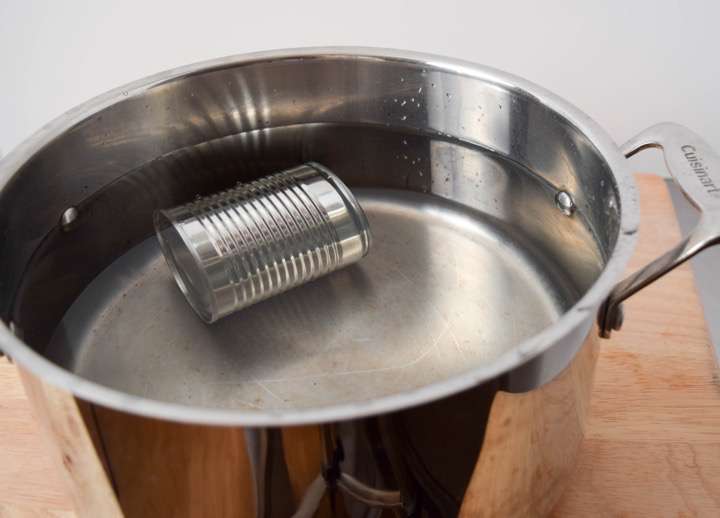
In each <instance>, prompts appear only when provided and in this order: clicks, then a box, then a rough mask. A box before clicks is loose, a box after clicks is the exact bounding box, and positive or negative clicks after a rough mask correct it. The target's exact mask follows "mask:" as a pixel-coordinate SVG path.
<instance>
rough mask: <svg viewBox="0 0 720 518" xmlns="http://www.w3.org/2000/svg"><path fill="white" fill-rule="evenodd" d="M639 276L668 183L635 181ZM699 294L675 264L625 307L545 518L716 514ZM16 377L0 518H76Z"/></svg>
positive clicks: (657, 242) (12, 374) (5, 414)
mask: <svg viewBox="0 0 720 518" xmlns="http://www.w3.org/2000/svg"><path fill="white" fill-rule="evenodd" d="M638 183H639V186H640V199H641V208H642V222H643V223H642V225H641V229H640V242H639V246H638V250H637V253H636V254H635V257H634V258H633V261H632V265H631V268H637V267H639V266H640V265H642V264H644V263H646V262H648V261H649V260H651V259H652V258H654V257H656V256H657V255H658V254H659V253H660V252H662V251H664V250H666V249H667V248H669V247H670V246H672V245H673V244H674V243H675V242H676V241H677V239H678V238H679V230H678V226H677V222H676V219H675V214H674V211H673V207H672V204H671V201H670V198H669V195H668V192H667V189H666V188H665V185H664V182H663V181H662V180H661V179H660V178H657V177H653V176H646V175H642V176H638ZM716 376H717V373H716V364H715V360H714V357H713V354H712V348H711V346H710V343H709V339H708V335H707V332H706V329H705V322H704V320H703V315H702V311H701V309H700V306H699V301H698V298H697V295H696V292H695V287H694V283H693V277H692V272H691V270H690V268H689V266H687V265H686V266H683V267H681V268H679V269H678V270H676V271H675V272H673V273H672V274H671V275H670V276H668V277H666V278H664V279H661V280H660V281H658V282H657V283H655V284H654V285H652V286H650V287H649V288H647V289H646V290H644V291H643V292H641V293H640V294H638V295H636V296H635V297H633V298H632V299H631V300H630V301H629V302H628V303H627V305H626V324H625V327H624V328H623V330H622V331H621V332H617V333H615V334H614V335H613V338H612V339H611V340H609V341H602V342H601V344H600V354H599V359H598V367H597V370H596V373H595V389H594V391H593V393H592V398H591V404H590V417H589V421H588V423H587V427H586V439H585V441H584V443H583V445H582V448H581V453H580V461H579V468H578V471H577V473H576V476H575V477H574V479H573V482H572V484H571V485H570V486H569V487H568V488H567V490H566V491H565V494H564V495H563V497H562V498H561V500H560V503H559V504H558V505H557V507H556V508H555V510H554V511H553V517H554V518H562V517H575V516H578V517H580V516H582V517H587V516H652V517H655V516H683V517H685V516H712V517H714V516H720V388H719V385H718V382H717V377H716ZM39 426H40V425H39V424H37V423H36V422H35V420H34V419H33V416H32V413H31V409H30V407H29V405H28V402H27V399H26V397H25V395H24V392H23V388H22V386H21V384H20V381H19V378H18V375H17V371H16V369H15V367H14V366H12V365H11V364H9V363H8V362H7V361H6V360H5V359H2V360H0V517H3V518H6V517H12V518H15V517H45V516H51V517H62V518H69V517H72V516H75V513H74V512H73V503H72V500H71V498H70V494H69V492H68V491H67V490H66V488H65V486H64V481H63V479H62V478H61V476H60V473H59V472H58V470H57V468H56V465H55V463H54V460H53V455H54V452H53V449H52V448H51V447H50V446H49V445H46V444H45V443H44V442H43V441H42V439H41V435H40V431H39V429H38V427H39Z"/></svg>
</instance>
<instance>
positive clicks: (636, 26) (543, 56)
mask: <svg viewBox="0 0 720 518" xmlns="http://www.w3.org/2000/svg"><path fill="white" fill-rule="evenodd" d="M306 45H368V46H384V47H395V48H406V49H412V50H418V51H425V52H432V53H436V54H444V55H448V56H453V57H458V58H463V59H467V60H471V61H476V62H479V63H484V64H487V65H491V66H494V67H497V68H501V69H504V70H507V71H509V72H513V73H515V74H518V75H521V76H524V77H526V78H528V79H530V80H532V81H535V82H537V83H539V84H541V85H543V86H545V87H546V88H549V89H550V90H553V91H554V92H556V93H558V94H560V95H561V96H563V97H565V98H567V99H568V100H570V101H571V102H573V103H574V104H576V105H577V106H579V107H580V108H581V109H583V110H584V111H585V112H587V113H588V114H589V115H590V116H592V117H593V118H595V119H596V120H597V121H598V122H599V123H600V124H602V125H603V126H604V127H605V128H606V129H607V130H608V131H609V132H610V134H611V135H612V137H613V138H615V140H616V141H618V142H622V141H624V140H626V139H627V138H629V137H631V136H632V135H633V134H634V133H636V132H637V131H639V130H640V129H642V128H644V127H646V126H649V125H651V124H653V123H655V122H659V121H663V120H673V121H676V122H680V123H683V124H686V125H688V126H689V127H691V128H692V129H694V130H696V131H697V132H698V133H700V134H701V135H703V136H705V138H706V139H707V140H708V141H710V143H711V144H712V145H714V146H715V147H716V148H718V149H720V102H719V100H718V94H720V59H718V52H719V51H720V2H717V1H713V0H707V1H700V0H694V1H684V2H680V1H666V0H655V1H627V0H625V1H620V0H618V1H606V2H598V1H594V2H581V1H572V0H564V1H560V0H556V1H551V0H543V1H522V0H515V1H508V0H493V1H492V2H483V1H468V2H459V1H451V0H436V1H433V2H427V1H419V0H415V1H396V2H393V1H391V0H384V1H376V0H359V1H355V2H345V1H342V0H322V1H310V0H308V1H297V0H294V1H287V2H278V1H274V2H273V1H268V0H266V1H253V2H250V1H245V2H243V1H237V0H236V1H234V2H229V1H226V2H213V1H208V0H205V1H203V0H196V1H194V2H181V1H168V2H152V1H150V0H145V1H134V0H133V1H124V2H122V3H120V2H117V3H112V4H111V3H105V2H89V1H88V2H84V3H83V2H70V1H68V2H60V1H54V2H53V1H35V2H22V1H20V0H0V149H1V150H2V151H4V152H5V153H7V152H8V151H9V150H10V149H12V148H13V147H14V146H15V145H17V144H18V143H19V142H20V141H21V140H22V139H24V138H25V137H27V136H28V135H30V134H31V133H32V132H33V131H35V130H36V129H37V128H39V127H40V126H41V125H43V124H44V123H45V122H47V121H48V120H50V119H51V118H53V117H55V116H57V115H59V114H61V113H62V112H64V111H65V110H67V109H69V108H71V107H72V106H74V105H76V104H78V103H81V102H82V101H84V100H86V99H88V98H90V97H92V96H94V95H96V94H99V93H101V92H103V91H105V90H108V89H110V88H113V87H115V86H118V85H120V84H122V83H125V82H128V81H131V80H133V79H137V78H139V77H142V76H145V75H148V74H151V73H154V72H157V71H160V70H163V69H167V68H171V67H174V66H178V65H182V64H187V63H190V62H193V61H198V60H202V59H207V58H212V57H217V56H222V55H227V54H235V53H242V52H248V51H255V50H262V49H272V48H282V47H296V46H306ZM633 160H634V161H635V167H636V169H637V170H646V171H648V170H655V171H658V170H660V169H662V166H661V161H660V159H659V157H657V156H652V155H651V156H647V155H646V156H644V157H640V158H639V159H633Z"/></svg>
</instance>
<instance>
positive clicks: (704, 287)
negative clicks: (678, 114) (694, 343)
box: [666, 179, 720, 364]
mask: <svg viewBox="0 0 720 518" xmlns="http://www.w3.org/2000/svg"><path fill="white" fill-rule="evenodd" d="M666 184H667V188H668V190H669V191H670V196H671V198H672V201H673V205H674V206H675V212H676V213H677V216H678V222H679V223H680V230H681V232H682V233H683V234H689V233H690V231H692V229H693V228H695V225H697V222H698V219H699V213H698V210H697V209H696V208H695V207H693V205H692V204H691V203H690V202H689V201H688V199H687V197H685V195H684V194H683V193H682V190H680V188H679V187H678V186H677V184H676V183H675V182H673V180H672V179H667V180H666ZM690 262H691V264H692V267H693V271H694V273H695V287H696V288H697V290H698V293H699V294H700V300H701V302H702V306H703V310H704V313H705V323H706V324H707V326H708V332H709V333H710V340H711V341H712V343H713V346H714V348H715V362H716V363H718V364H720V276H718V274H717V265H718V264H720V248H712V249H710V250H705V251H704V252H703V253H702V254H700V255H696V256H695V257H693V258H692V259H691V261H690Z"/></svg>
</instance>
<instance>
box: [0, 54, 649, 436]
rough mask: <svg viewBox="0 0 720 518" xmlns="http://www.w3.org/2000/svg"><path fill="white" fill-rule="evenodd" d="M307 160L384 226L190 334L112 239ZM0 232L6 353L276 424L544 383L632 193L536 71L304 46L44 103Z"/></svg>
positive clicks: (129, 244)
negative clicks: (356, 251)
mask: <svg viewBox="0 0 720 518" xmlns="http://www.w3.org/2000/svg"><path fill="white" fill-rule="evenodd" d="M307 161H318V162H320V163H323V164H325V165H327V166H328V167H329V168H331V170H333V171H334V172H336V173H337V174H338V175H339V176H340V178H341V179H342V180H343V182H345V183H347V184H348V185H349V186H350V187H351V188H353V190H355V189H358V188H364V189H367V190H366V192H365V196H366V197H367V202H368V203H369V204H370V206H369V208H368V209H367V210H368V216H369V218H370V220H371V222H373V229H374V231H376V233H377V234H379V235H380V236H386V237H385V238H382V239H384V242H383V241H382V240H378V242H377V243H376V245H377V246H376V250H375V252H376V253H373V254H371V255H370V256H369V257H368V259H367V261H364V263H366V264H362V265H359V266H354V267H350V268H349V269H346V270H343V271H342V272H338V273H337V274H336V275H332V276H330V277H326V278H323V279H321V280H319V281H318V282H317V283H315V284H314V285H313V286H314V287H312V288H310V287H308V286H303V287H302V288H299V289H298V290H293V291H290V292H288V293H287V294H285V295H283V296H281V297H278V298H277V300H275V299H273V300H268V301H265V302H263V303H261V304H258V305H256V306H253V307H251V308H249V309H248V310H247V311H243V312H242V313H241V314H238V315H236V316H234V317H232V318H228V319H226V320H225V321H223V322H220V323H218V324H217V326H213V327H214V328H217V329H215V330H213V331H212V333H210V334H208V333H209V332H208V331H207V330H200V329H195V328H194V327H193V326H194V325H195V324H197V325H198V326H200V325H201V324H200V323H199V322H197V321H196V320H197V319H194V318H188V315H187V313H188V311H190V310H189V308H187V307H186V304H185V303H184V301H183V300H182V298H181V297H179V294H178V293H176V290H175V288H174V287H173V286H172V285H171V284H170V281H169V278H168V277H167V276H163V275H161V274H160V273H158V272H157V271H155V272H154V270H153V268H154V267H155V268H157V266H158V265H157V261H158V260H159V254H158V252H157V249H154V250H151V249H149V248H147V247H143V245H140V246H139V247H138V248H135V247H137V246H138V245H139V244H140V243H142V242H143V241H144V240H145V239H146V238H148V237H149V236H151V234H152V224H151V217H150V215H151V214H152V212H153V211H154V210H157V209H159V208H163V207H172V206H176V205H179V204H182V203H186V202H189V201H191V200H192V199H193V198H194V197H195V196H197V195H200V196H203V195H207V194H210V193H212V192H216V191H219V190H222V189H227V188H230V187H232V186H233V185H235V184H236V183H237V182H238V181H243V182H246V181H252V180H254V179H256V178H259V177H261V176H263V175H266V174H268V173H270V172H273V171H278V170H282V169H283V168H286V167H289V166H292V165H294V164H297V163H303V162H307ZM559 191H565V192H567V193H568V195H569V196H570V197H571V199H572V200H573V201H574V205H575V207H576V210H575V211H574V212H573V213H572V214H571V215H569V216H567V215H565V214H564V213H563V212H561V211H560V210H558V208H557V206H556V201H555V197H556V193H558V192H559ZM68 207H75V208H76V210H77V217H76V218H75V220H74V221H73V223H72V225H71V226H70V227H69V228H68V229H66V230H63V228H62V226H61V225H60V223H59V222H60V221H61V216H62V214H63V212H64V211H65V210H66V209H67V208H68ZM373 218H374V219H375V220H376V221H373ZM109 228H112V229H113V232H108V231H107V230H108V229H109ZM0 230H1V231H2V233H3V240H2V241H1V242H0V262H1V264H0V311H1V312H2V316H3V320H4V321H5V322H9V321H13V322H15V323H16V325H17V326H18V327H19V328H20V329H22V330H23V340H22V341H21V340H20V339H19V338H18V337H16V336H14V335H13V334H12V333H10V331H9V330H8V329H7V327H6V326H4V325H3V326H0V345H1V346H2V348H3V350H5V351H6V352H7V353H9V354H10V355H11V356H13V357H14V359H15V360H16V361H17V362H18V363H20V364H22V365H23V366H24V367H25V368H26V369H28V370H30V371H31V372H33V373H35V374H36V375H38V376H41V377H42V378H43V379H45V380H46V381H49V382H51V383H55V384H57V385H59V386H62V387H64V388H66V389H68V390H71V391H73V392H74V393H75V394H77V395H78V396H80V397H82V398H85V399H87V400H90V401H93V402H97V403H99V404H103V405H106V406H110V407H113V408H117V409H120V410H124V411H127V412H132V413H136V414H143V415H149V416H154V417H158V418H164V419H173V420H180V421H192V422H201V423H216V424H239V425H269V426H280V425H284V424H299V423H317V422H325V421H336V420H341V419H349V418H355V417H358V416H363V415H376V414H379V413H387V412H392V411H394V410H399V409H403V408H408V407H410V406H415V405H420V404H422V403H428V402H430V401H433V400H437V399H441V398H443V397H447V396H450V395H452V394H457V393H459V392H462V391H466V390H468V389H470V388H472V387H477V386H478V385H480V384H483V383H486V382H489V381H491V380H495V379H497V378H498V377H499V376H503V379H507V380H513V381H512V383H511V385H512V386H513V387H518V389H519V390H527V389H529V388H532V387H533V386H537V385H538V384H541V383H543V382H545V381H547V380H549V379H551V378H552V377H553V376H554V375H555V374H557V373H558V372H559V371H560V370H561V369H562V368H563V367H564V366H565V365H567V362H568V361H569V360H570V358H572V355H573V354H574V353H575V351H576V350H577V348H578V347H579V346H580V344H581V343H582V342H583V340H584V338H585V336H586V334H587V332H588V330H589V327H590V325H591V323H592V320H593V317H594V314H595V311H596V310H597V308H598V306H599V304H600V302H601V301H602V300H603V299H604V298H605V297H606V296H607V294H608V293H609V290H610V289H611V287H612V286H613V285H614V283H615V282H616V281H617V278H618V276H619V275H620V273H621V272H622V270H623V269H624V266H625V263H626V261H627V259H628V257H629V255H630V253H631V250H632V246H633V243H634V240H635V235H634V234H635V232H636V230H637V207H636V202H635V195H634V188H633V184H632V179H631V177H630V176H629V175H628V174H627V170H626V163H625V159H624V157H623V156H622V155H621V154H620V152H619V150H618V149H617V147H616V146H615V144H614V143H613V142H612V141H611V140H610V139H609V138H608V137H607V135H606V134H605V133H604V132H603V131H602V130H601V129H600V128H599V127H598V126H597V125H596V124H594V123H593V122H592V121H591V120H590V119H588V118H587V117H586V116H585V115H583V114H582V113H581V112H580V111H578V110H577V109H575V108H574V107H572V106H570V105H569V104H568V103H566V102H564V101H563V100H561V99H559V98H557V97H556V96H554V95H553V94H551V93H549V92H547V91H545V90H543V89H542V88H539V87H537V86H536V85H533V84H531V83H529V82H527V81H524V80H522V79H520V78H517V77H514V76H511V75H508V74H505V73H502V72H499V71H496V70H492V69H488V68H484V67H481V66H478V65H474V64H471V63H465V62H460V61H454V60H449V59H446V58H440V57H436V56H428V55H421V54H413V53H407V52H399V51H389V50H376V49H306V50H291V51H280V52H271V53H262V54H255V55H249V56H243V57H231V58H224V59H221V60H216V61H213V62H207V63H201V64H197V65H191V66H189V67H185V68H181V69H177V70H173V71H170V72H166V73H162V74H158V75H156V76H153V77H151V78H148V79H145V80H141V81H138V82H136V83H133V84H131V85H127V86H125V87H122V88H120V89H117V90H115V91H113V92H110V93H108V94H106V95H104V96H101V97H99V98H97V99H95V100H92V101H90V102H88V103H87V104H85V105H83V106H80V107H78V108H77V109H75V110H73V111H71V112H70V113H68V114H67V115H65V116H63V117H61V118H59V119H58V120H57V121H55V122H53V123H51V124H50V125H48V126H47V127H46V128H44V129H43V130H41V131H40V132H39V133H38V134H37V135H35V136H33V137H31V138H30V139H29V140H28V141H26V142H25V143H24V144H23V145H22V146H20V147H19V148H18V149H16V150H15V151H14V152H13V153H11V154H10V155H9V156H7V157H6V158H5V159H4V160H3V161H2V163H0ZM388 235H393V236H394V238H392V239H390V238H387V236H388ZM376 237H377V236H376ZM378 243H379V244H378ZM382 249H384V250H385V252H382V251H381V250H382ZM132 265H134V266H132ZM114 270H118V271H122V272H126V273H127V272H128V271H132V274H131V275H130V277H131V278H132V282H130V280H129V279H128V278H123V277H120V276H117V275H115V276H113V275H112V273H108V272H112V271H114ZM103 271H104V273H102V274H101V272H103ZM96 277H97V279H96ZM136 284H137V286H136ZM102 286H105V289H102ZM351 288H352V289H351ZM123 295H125V297H124V300H126V301H127V302H123V300H122V299H123V297H122V296H123ZM89 301H95V303H94V304H89ZM130 301H132V303H131V302H130ZM82 305H86V307H87V311H83V312H82V313H84V314H83V315H80V312H79V311H76V309H77V308H78V307H81V306H82ZM153 308H156V309H153ZM158 308H164V309H165V310H166V313H162V311H161V310H160V309H158ZM318 308H320V309H322V311H320V310H318ZM183 311H184V312H185V313H183ZM251 314H254V315H256V316H257V317H258V318H254V319H250V318H249V315H251ZM318 314H326V315H327V314H332V317H328V318H323V319H320V318H319V317H318V316H317V315H318ZM183 315H184V318H183ZM259 317H261V318H259ZM193 321H195V322H193ZM259 321H261V322H264V323H265V324H264V325H260V324H258V322H259ZM61 322H62V323H61ZM226 322H227V324H226ZM238 322H242V325H241V324H240V323H238ZM270 323H274V325H270ZM173 325H175V326H179V327H178V329H173V328H172V326H173ZM223 329H225V333H226V335H227V336H226V335H223ZM239 331H242V333H240V332H239ZM231 334H232V335H233V338H232V340H231V339H230V335H231ZM63 335H65V336H66V337H70V336H71V337H72V339H65V338H63ZM357 339H359V341H357ZM354 340H355V341H354ZM363 340H365V341H363ZM203 341H206V342H203ZM241 341H242V342H241ZM201 342H203V343H201ZM228 344H230V345H228ZM200 350H202V351H203V357H202V358H201V357H200V354H199V351H200ZM260 351H262V354H260V353H259V352H260ZM102 358H104V361H101V359H102ZM150 367H152V369H150ZM221 373H222V375H221ZM211 377H212V378H213V379H214V383H215V385H210V384H207V382H208V380H210V379H211ZM219 379H220V380H226V383H225V384H223V383H221V382H219V381H218V380H219ZM258 380H259V381H260V384H258V383H257V382H258ZM274 380H279V381H281V382H280V383H277V384H276V385H272V386H270V385H269V384H268V383H272V382H273V381H274ZM318 380H321V381H319V383H321V384H322V390H321V389H320V388H319V387H318V386H317V385H315V386H314V385H312V382H313V381H318ZM262 385H264V386H265V388H269V389H270V392H271V393H272V394H271V393H270V392H268V391H266V390H265V389H264V388H263V386H262ZM275 396H276V397H275Z"/></svg>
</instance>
